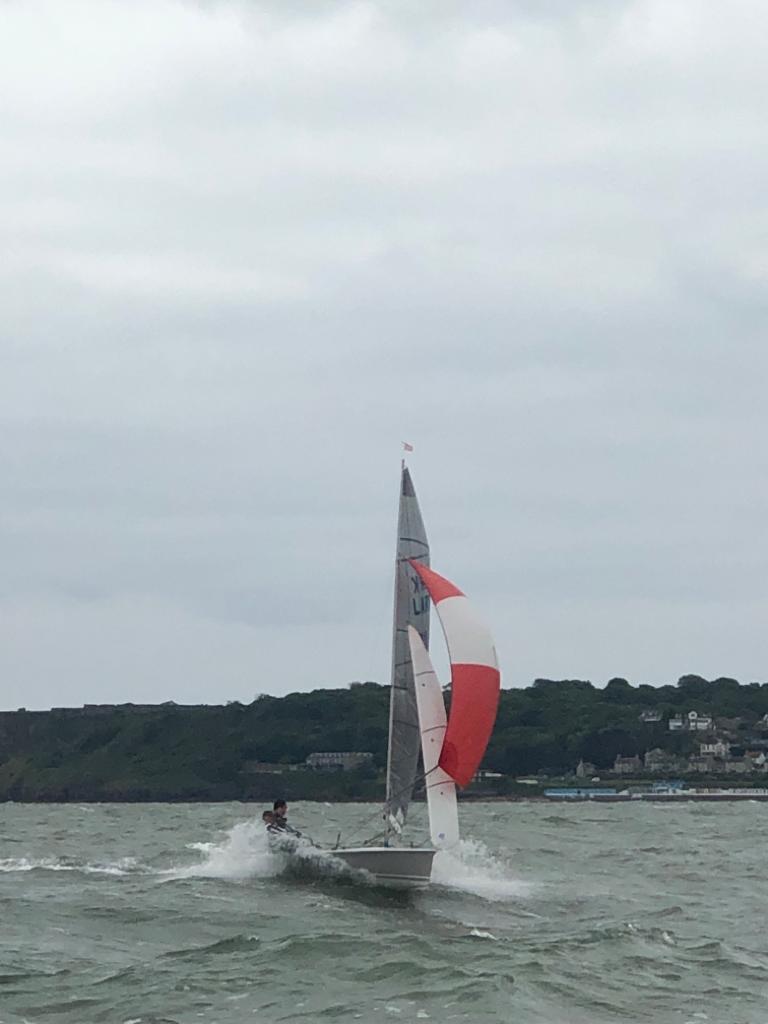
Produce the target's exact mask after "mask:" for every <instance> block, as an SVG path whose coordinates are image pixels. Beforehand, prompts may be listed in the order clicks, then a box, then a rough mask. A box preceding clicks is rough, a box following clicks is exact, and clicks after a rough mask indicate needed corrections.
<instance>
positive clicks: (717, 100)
mask: <svg viewBox="0 0 768 1024" xmlns="http://www.w3.org/2000/svg"><path fill="white" fill-rule="evenodd" d="M3 22H4V27H3V32H2V36H1V37H0V58H1V59H0V128H1V129H2V130H1V131H0V140H1V141H0V147H1V150H2V152H1V156H2V159H1V160H0V227H1V228H2V239H3V259H2V261H1V262H0V291H1V293H2V310H3V316H2V323H1V324H0V359H1V360H2V367H3V372H2V374H1V375H0V416H1V423H0V426H1V428H2V429H1V430H0V468H1V469H2V473H1V474H0V488H2V504H1V506H0V509H1V511H0V516H1V519H0V523H1V528H0V560H1V562H2V567H3V571H2V573H0V679H2V685H1V687H0V705H2V706H3V707H16V706H18V705H26V706H30V707H46V706H50V705H51V704H65V703H75V704H79V703H82V702H83V701H93V700H152V699H157V700H164V699H169V698H173V699H176V700H179V701H187V700H188V701H193V700H208V701H218V700H224V699H230V698H231V699H235V698H238V699H243V700H249V699H251V698H252V696H253V694H255V693H256V692H259V691H268V692H273V693H283V692H287V691H289V690H293V689H300V688H312V687H314V686H323V685H341V684H343V683H345V682H346V681H348V680H350V679H354V678H375V679H380V680H382V681H384V680H385V679H386V678H387V676H388V659H389V652H388V647H389V616H390V599H391V567H392V556H393V551H392V543H393V534H394V518H395V513H396V510H395V501H396V485H397V466H398V456H399V442H400V441H401V440H404V439H408V440H410V441H412V442H413V443H414V444H415V445H416V453H415V457H414V460H413V472H414V477H415V481H416V485H417V488H418V490H419V494H420V498H421V503H422V508H423V512H424V516H425V520H426V523H427V528H428V530H429V532H430V536H431V540H432V545H433V553H434V563H435V565H436V567H439V568H440V569H442V570H444V571H445V572H446V573H447V574H448V575H453V576H454V577H455V578H456V579H457V580H458V581H459V582H460V584H461V585H462V586H463V587H464V589H466V590H467V591H468V592H469V593H470V594H471V595H473V596H474V597H475V598H476V600H477V601H478V602H479V604H480V605H481V606H483V607H484V608H485V610H486V611H487V613H488V615H489V617H490V619H491V621H492V625H493V629H494V632H495V634H496V636H497V639H498V645H499V648H500V651H501V654H502V660H503V667H504V669H505V682H506V685H524V684H527V683H528V682H530V680H531V679H532V678H534V677H535V676H542V675H545V676H562V675H568V676H582V677H587V678H591V679H593V681H595V682H601V681H604V680H605V679H607V678H609V677H610V676H611V675H615V674H622V675H627V676H628V677H629V678H631V679H632V680H633V681H643V682H664V681H669V680H674V679H675V678H676V677H677V676H678V675H680V674H681V673H682V672H684V671H700V672H702V673H703V674H709V675H717V674H726V673H727V674H732V675H736V676H739V677H740V678H742V679H745V680H746V679H755V678H759V679H763V678H766V671H765V668H764V664H765V662H764V657H763V646H764V645H763V628H762V627H763V623H762V618H763V609H764V603H765V602H764V589H765V582H764V581H765V578H766V569H767V568H768V567H767V566H766V545H765V543H764V540H763V523H764V521H765V518H766V498H767V497H768V486H767V485H766V473H765V455H764V438H765V436H766V428H767V427H768V423H766V419H767V418H768V417H767V415H766V408H765V402H764V400H763V391H764V381H765V379H766V373H767V372H768V354H767V353H766V346H765V321H766V305H767V302H766V288H765V278H766V274H767V273H768V255H767V253H766V242H765V239H766V228H767V227H768V224H767V221H768V216H767V214H766V207H765V202H764V198H763V193H764V181H765V179H766V175H767V172H768V168H767V167H766V162H767V160H766V157H767V155H768V144H766V139H765V132H764V111H763V109H762V108H763V105H764V102H763V96H764V95H765V92H766V86H768V71H766V68H765V62H764V56H763V52H762V49H763V43H762V40H763V39H764V36H765V30H766V29H768V9H766V7H765V5H764V4H761V3H758V2H749V0H736V2H735V3H732V4H729V5H727V7H726V6H724V5H716V4H704V3H696V2H691V0H625V2H623V0H611V2H607V0H605V2H601V0H590V2H589V3H586V2H585V3H580V2H570V3H568V4H562V3H545V2H537V3H532V2H522V0H518V2H511V3H510V2H504V3H501V2H498V3H497V2H478V3H475V4H473V5H469V6H468V5H465V4H459V3H446V2H445V0H432V2H425V3H421V4H419V5H418V9H417V10H414V8H413V5H411V4H406V3H399V2H397V3H387V4H383V3H378V4H376V3H342V2H325V3H317V2H312V3H310V2H306V3H299V2H293V3H288V2H285V0H283V2H273V3H247V2H244V0H243V2H234V0H233V2H213V0H211V2H200V3H183V2H168V0H152V2H151V3H150V2H144V0H136V2H134V3H132V4H130V5H126V4H123V3H118V2H110V0H101V2H99V3H96V2H95V0H93V2H91V0H89V2H86V0H81V2H73V3H69V4H66V5H62V4H57V3H54V2H52V0H51V2H43V0H29V2H26V3H23V4H22V3H20V2H11V3H7V4H6V5H4V7H3ZM42 25H45V26H46V31H45V32H42V31H41V26H42Z"/></svg>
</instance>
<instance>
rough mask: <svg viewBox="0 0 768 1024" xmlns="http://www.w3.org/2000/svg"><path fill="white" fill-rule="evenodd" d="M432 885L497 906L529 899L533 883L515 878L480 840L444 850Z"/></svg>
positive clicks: (436, 864)
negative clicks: (462, 893) (475, 897)
mask: <svg viewBox="0 0 768 1024" xmlns="http://www.w3.org/2000/svg"><path fill="white" fill-rule="evenodd" d="M432 881H433V882H434V883H435V884H437V885H441V886H444V887H445V888H447V889H458V890H460V891H462V892H467V893H471V894H472V895H473V896H481V897H482V898H483V899H486V900H492V901H494V902H497V901H498V902H503V901H505V900H511V899H519V898H520V897H523V896H528V895H529V894H530V893H531V892H532V891H533V890H534V888H535V886H534V885H533V883H531V882H524V881H522V880H521V879H519V878H514V877H513V876H512V875H511V874H510V871H509V867H508V865H507V864H505V863H504V862H503V861H502V860H500V859H499V858H498V857H496V856H495V855H494V854H492V853H491V851H490V850H489V849H488V847H487V846H486V845H485V843H483V842H482V841H481V840H479V839H462V840H460V841H459V843H458V845H457V846H455V847H453V848H452V849H451V850H441V851H440V852H439V853H437V855H436V856H435V859H434V862H433V864H432Z"/></svg>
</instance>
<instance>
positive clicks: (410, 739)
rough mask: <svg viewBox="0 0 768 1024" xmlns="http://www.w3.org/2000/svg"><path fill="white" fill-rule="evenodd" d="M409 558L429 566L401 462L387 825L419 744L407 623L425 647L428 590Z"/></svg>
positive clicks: (404, 797) (404, 791) (401, 805)
mask: <svg viewBox="0 0 768 1024" xmlns="http://www.w3.org/2000/svg"><path fill="white" fill-rule="evenodd" d="M411 563H416V564H419V565H424V566H429V544H428V543H427V535H426V532H425V530H424V523H423V522H422V519H421V512H420V511H419V503H418V501H417V500H416V492H415V491H414V489H413V481H412V480H411V474H410V473H409V472H408V469H407V467H406V465H405V463H403V468H402V474H401V481H400V509H399V512H398V517H397V559H396V563H395V613H394V622H393V636H392V693H391V697H390V704H389V756H388V760H387V815H388V819H389V822H390V824H400V825H401V824H402V823H403V822H404V821H405V816H406V814H407V812H408V804H409V803H410V800H411V793H412V792H413V785H414V782H415V781H416V770H417V765H418V760H419V749H420V746H421V737H420V733H419V716H418V711H417V707H416V694H415V691H414V684H413V666H412V664H411V652H410V647H409V643H408V627H409V626H412V627H413V628H414V629H415V630H416V632H417V633H418V634H419V636H420V637H421V639H422V641H423V643H424V646H425V647H429V595H428V594H427V591H426V588H425V586H424V584H423V583H422V581H421V578H420V577H419V575H418V573H417V572H416V570H415V569H414V568H413V565H412V564H411Z"/></svg>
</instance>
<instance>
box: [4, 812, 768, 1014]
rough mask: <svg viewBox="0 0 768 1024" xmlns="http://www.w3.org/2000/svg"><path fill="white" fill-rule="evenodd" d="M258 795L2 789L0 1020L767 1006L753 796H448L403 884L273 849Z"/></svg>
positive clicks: (327, 821)
mask: <svg viewBox="0 0 768 1024" xmlns="http://www.w3.org/2000/svg"><path fill="white" fill-rule="evenodd" d="M256 811H257V808H255V807H246V806H243V805H240V804H238V805H234V804H219V805H215V806H211V805H194V806H189V805H184V806H161V805H149V806H115V805H112V806H87V807H77V806H56V807H51V806H23V805H12V804H5V805H0V1022H2V1024H20V1022H22V1021H30V1022H32V1021H34V1022H37V1021H44V1022H47V1024H96V1022H108V1024H113V1022H114V1024H139V1022H141V1024H150V1022H155V1024H158V1022H161V1021H162V1022H178V1024H198V1022H201V1021H202V1022H205V1024H242V1022H246V1021H248V1022H255V1024H259V1022H270V1024H271V1022H314V1021H319V1022H322V1021H363V1022H372V1024H373V1022H379V1021H386V1022H390V1024H395V1022H396V1024H406V1022H410V1021H422V1020H430V1019H431V1020H440V1021H472V1022H478V1024H481V1022H486V1021H510V1022H512V1021H514V1022H516V1024H603V1022H605V1024H616V1022H619V1021H637V1022H640V1021H654V1022H670V1024H685V1022H691V1024H703V1022H710V1024H758V1022H759V1024H766V1022H768V934H767V929H766V913H765V910H766V896H768V884H766V877H765V876H766V872H765V841H766V836H768V805H766V804H734V805H723V804H719V805H707V804H687V805H686V806H683V807H667V806H659V805H645V806H642V807H640V806H638V807H629V806H626V805H621V804H612V805H609V806H604V807H593V806H584V805H579V806H575V807H567V806H563V805H560V804H557V805H542V804H503V803H494V804H486V805H480V804H473V805H469V806H467V805H464V806H463V807H462V814H461V817H462V826H463V829H464V832H465V835H466V836H467V839H466V840H465V842H464V843H463V845H462V847H461V849H460V850H459V851H458V853H457V854H456V855H453V856H448V855H439V857H438V859H437V860H436V867H435V876H436V880H437V884H436V885H434V886H433V887H432V888H431V889H430V890H429V891H426V892H423V893H417V894H413V895H408V894H398V893H388V892H385V891H381V890H378V889H376V888H374V887H372V886H368V885H365V884H361V883H359V882H358V881H355V880H352V879H350V878H349V877H348V876H345V875H343V874H340V873H339V872H338V871H336V870H335V868H334V865H333V864H332V863H328V862H326V861H325V860H324V859H322V858H319V859H314V860H312V859H310V860H308V861H307V862H305V863H304V864H302V865H300V866H299V867H298V868H291V867H290V866H289V865H287V864H286V863H285V862H284V861H283V860H281V858H279V857H276V856H274V855H272V854H270V853H269V852H268V851H267V849H266V845H265V843H264V836H263V833H262V831H261V828H260V826H258V825H255V824H254V823H253V822H254V818H255V812H256ZM374 811H375V808H372V807H361V806H360V805H356V806H355V805H348V806H342V807H339V806H335V807H327V806H323V805H319V804H305V805H297V806H295V807H292V808H291V818H292V820H293V821H294V822H295V823H296V824H298V825H303V826H304V827H306V828H307V829H308V831H309V832H310V833H312V834H313V835H316V836H317V837H318V838H320V837H323V838H325V839H327V840H332V839H334V838H335V835H336V832H337V831H338V830H339V829H342V830H344V831H345V832H346V833H347V835H348V837H349V838H352V833H353V831H354V828H353V826H354V824H355V823H360V822H362V821H364V820H365V819H366V818H367V817H368V816H369V815H370V814H371V813H373V812H374ZM363 831H364V832H365V829H363Z"/></svg>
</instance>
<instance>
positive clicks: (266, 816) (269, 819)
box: [261, 811, 278, 832]
mask: <svg viewBox="0 0 768 1024" xmlns="http://www.w3.org/2000/svg"><path fill="white" fill-rule="evenodd" d="M261 820H262V821H263V822H264V827H265V828H266V830H267V832H277V831H278V828H277V825H276V824H275V812H274V811H264V813H263V814H262V816H261Z"/></svg>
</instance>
